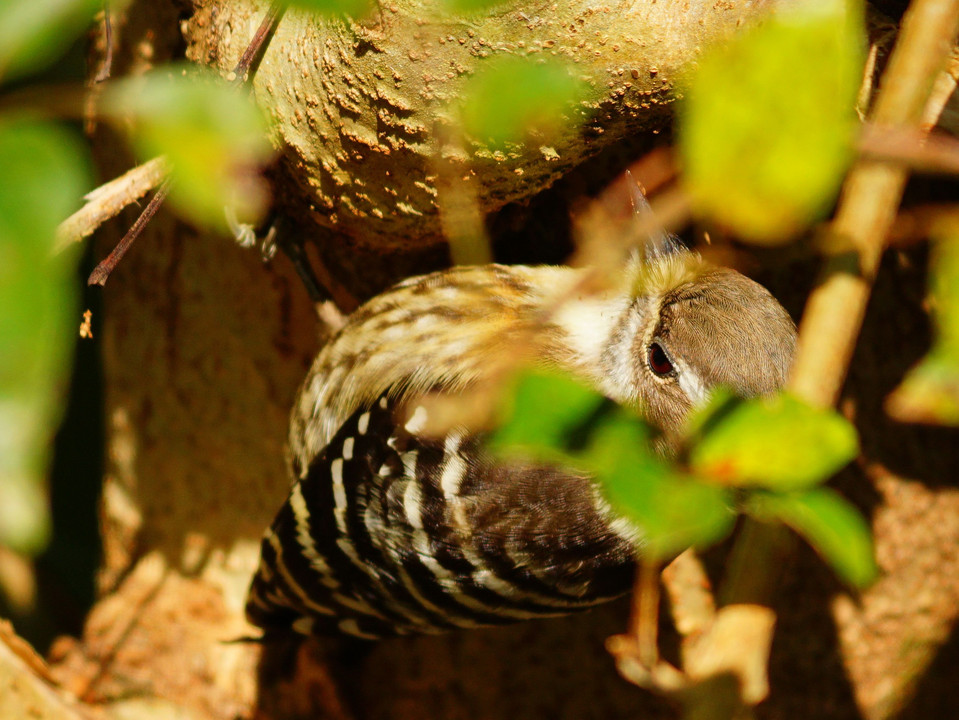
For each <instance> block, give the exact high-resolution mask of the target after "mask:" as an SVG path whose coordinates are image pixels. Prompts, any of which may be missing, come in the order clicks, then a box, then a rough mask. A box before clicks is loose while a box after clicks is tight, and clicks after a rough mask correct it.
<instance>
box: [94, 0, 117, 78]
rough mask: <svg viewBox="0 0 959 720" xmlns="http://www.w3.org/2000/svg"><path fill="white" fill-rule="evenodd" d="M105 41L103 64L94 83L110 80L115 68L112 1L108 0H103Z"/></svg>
mask: <svg viewBox="0 0 959 720" xmlns="http://www.w3.org/2000/svg"><path fill="white" fill-rule="evenodd" d="M103 41H104V43H105V44H106V49H105V50H104V56H103V64H102V65H101V66H100V70H99V72H97V74H96V77H95V78H93V82H94V84H99V83H102V82H104V81H105V80H109V79H110V73H111V72H112V70H113V23H112V22H111V21H110V3H109V2H108V1H107V0H103Z"/></svg>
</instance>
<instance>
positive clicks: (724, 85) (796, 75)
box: [679, 0, 865, 243]
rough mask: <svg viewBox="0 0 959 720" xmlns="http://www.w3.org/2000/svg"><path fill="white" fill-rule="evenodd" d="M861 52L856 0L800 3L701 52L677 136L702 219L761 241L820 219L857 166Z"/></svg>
mask: <svg viewBox="0 0 959 720" xmlns="http://www.w3.org/2000/svg"><path fill="white" fill-rule="evenodd" d="M864 48H865V32H864V21H863V11H862V4H861V2H860V1H859V0H804V1H803V2H797V3H791V4H790V5H789V7H788V8H783V9H780V10H778V11H777V12H776V13H775V14H773V15H772V16H771V17H770V18H769V19H767V20H766V21H764V22H763V23H762V24H760V25H758V26H756V27H754V28H752V29H750V30H748V31H747V32H745V33H743V34H742V35H740V36H738V37H734V38H731V39H729V40H728V41H726V42H723V43H722V44H720V45H718V46H716V47H714V48H713V49H712V50H711V51H709V52H707V53H706V54H704V55H703V57H702V59H701V61H700V63H699V66H698V68H697V69H696V71H695V73H694V75H693V76H692V77H691V78H690V79H689V82H688V87H687V89H686V90H685V96H686V102H685V103H684V104H683V106H682V110H681V115H680V122H681V124H680V132H679V139H680V150H681V153H682V158H683V165H684V168H685V181H686V184H687V188H688V190H689V192H690V194H691V196H692V198H693V201H694V203H695V206H696V208H697V211H698V212H700V213H702V214H705V215H708V216H711V217H713V218H715V219H716V220H718V221H719V222H721V223H724V224H727V225H729V226H731V227H732V228H733V229H734V230H735V231H736V232H737V233H738V234H739V235H740V236H742V237H743V238H745V239H748V240H752V241H754V242H759V243H772V242H780V241H783V240H787V239H789V238H790V237H792V236H794V235H795V234H796V233H797V232H799V231H801V230H802V229H803V228H804V227H806V226H807V225H808V223H809V222H811V221H813V220H815V219H816V218H817V217H818V216H819V215H821V214H822V213H823V212H824V211H825V210H826V209H827V208H828V207H829V204H830V202H831V201H832V200H833V198H834V197H835V195H836V194H837V192H838V190H839V185H840V183H841V181H842V175H843V173H844V171H845V169H846V167H847V166H848V164H849V163H850V161H851V159H852V157H853V143H852V141H853V133H854V130H855V122H856V115H855V111H854V105H855V100H856V93H857V89H858V87H859V82H860V79H861V72H862V66H863V59H864Z"/></svg>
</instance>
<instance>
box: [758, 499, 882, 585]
mask: <svg viewBox="0 0 959 720" xmlns="http://www.w3.org/2000/svg"><path fill="white" fill-rule="evenodd" d="M747 509H748V512H749V513H750V514H751V515H753V516H754V517H756V518H757V519H760V520H764V521H767V522H770V521H778V522H782V523H783V524H785V525H788V526H789V527H791V528H792V529H793V530H795V531H796V532H797V533H799V534H800V535H802V536H803V537H804V538H805V539H806V540H807V541H808V542H809V544H810V545H812V546H813V547H814V548H815V549H816V551H817V552H818V553H819V554H820V555H821V556H822V557H823V559H824V560H826V562H828V563H829V564H830V565H831V566H832V568H833V570H835V571H836V574H837V575H839V577H841V578H842V579H843V580H844V581H845V582H847V583H848V584H849V585H852V586H853V587H860V588H861V587H865V586H867V585H869V584H870V583H871V582H872V581H873V580H875V579H876V576H877V575H878V574H879V569H878V567H877V566H876V559H875V550H874V548H873V543H872V534H871V533H870V531H869V526H868V525H867V524H866V522H865V520H863V517H862V515H860V514H859V511H858V510H856V508H855V507H853V506H852V505H851V504H850V503H849V502H848V501H847V500H845V499H843V497H842V496H841V495H840V494H839V493H837V492H835V491H833V490H830V489H829V488H823V487H820V488H813V489H811V490H806V491H803V492H795V493H764V492H757V493H754V494H753V495H752V496H750V498H749V500H748V507H747Z"/></svg>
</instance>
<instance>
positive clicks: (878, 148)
mask: <svg viewBox="0 0 959 720" xmlns="http://www.w3.org/2000/svg"><path fill="white" fill-rule="evenodd" d="M859 152H860V154H861V155H862V156H863V157H864V158H865V159H867V160H883V161H886V162H892V163H899V164H902V165H905V166H907V167H908V168H909V169H911V170H915V171H918V172H924V173H947V174H953V175H956V174H959V140H957V139H956V138H954V137H951V136H949V135H929V134H927V133H924V132H923V131H922V130H920V129H918V128H912V127H909V128H902V127H900V128H889V127H879V126H877V125H872V124H870V125H867V126H866V127H865V128H864V129H863V133H862V136H861V137H860V138H859Z"/></svg>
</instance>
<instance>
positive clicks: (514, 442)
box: [489, 370, 607, 460]
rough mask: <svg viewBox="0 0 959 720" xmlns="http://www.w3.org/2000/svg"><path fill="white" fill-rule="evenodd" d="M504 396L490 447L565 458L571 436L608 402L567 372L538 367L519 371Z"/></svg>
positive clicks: (503, 453)
mask: <svg viewBox="0 0 959 720" xmlns="http://www.w3.org/2000/svg"><path fill="white" fill-rule="evenodd" d="M505 396H506V397H507V398H508V400H507V405H508V407H507V408H506V409H505V412H504V414H503V415H504V416H503V422H502V423H501V424H500V426H499V427H498V428H497V430H496V431H495V432H494V433H493V435H492V437H491V438H490V441H489V447H490V449H491V450H492V451H493V452H495V453H497V454H500V455H510V454H517V453H519V454H523V455H526V456H528V457H532V458H538V459H554V460H555V459H560V458H566V459H568V455H567V454H566V450H567V449H568V448H569V445H570V440H571V438H572V436H573V435H574V434H575V433H576V431H577V430H578V429H580V428H582V427H583V425H584V424H585V423H586V422H587V421H588V420H589V418H590V417H591V416H592V415H593V414H594V413H595V412H596V411H597V410H598V409H599V408H600V407H601V406H602V405H603V404H604V403H606V402H607V401H606V398H604V397H603V396H602V395H600V394H599V393H597V392H596V391H595V390H592V389H590V388H588V387H586V386H585V385H583V384H582V383H580V382H578V381H577V380H575V379H573V378H571V377H569V376H568V375H561V374H558V373H547V372H543V371H539V370H525V371H523V372H521V373H520V374H519V375H518V376H517V377H516V378H515V379H514V382H513V386H512V388H510V389H508V390H507V392H506V393H505Z"/></svg>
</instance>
